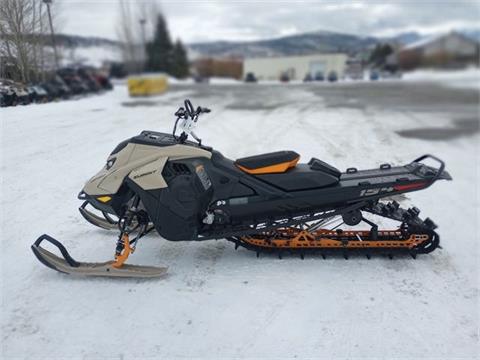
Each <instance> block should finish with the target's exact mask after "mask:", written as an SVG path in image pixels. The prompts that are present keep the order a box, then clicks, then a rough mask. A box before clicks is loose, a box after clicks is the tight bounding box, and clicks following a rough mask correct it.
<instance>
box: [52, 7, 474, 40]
mask: <svg viewBox="0 0 480 360" xmlns="http://www.w3.org/2000/svg"><path fill="white" fill-rule="evenodd" d="M55 1H57V4H58V5H59V9H60V14H61V26H60V31H61V32H63V33H67V34H78V35H89V36H100V37H106V38H110V39H116V38H117V35H116V23H117V20H118V0H54V2H55ZM153 1H155V0H151V1H150V2H153ZM131 2H132V3H140V2H141V1H133V0H132V1H131ZM143 2H147V3H148V1H143ZM157 2H158V3H159V4H160V7H161V9H162V11H163V13H164V14H165V16H166V18H167V21H168V24H169V28H170V33H171V35H172V37H173V38H181V39H182V40H183V41H185V42H199V41H212V40H257V39H266V38H272V37H279V36H284V35H292V34H296V33H303V32H308V31H317V30H329V31H336V32H344V33H351V34H358V35H374V36H376V35H377V36H382V35H385V36H388V35H392V34H395V33H399V32H406V31H419V32H421V33H426V34H430V33H435V32H444V31H449V30H451V29H454V28H456V29H459V28H480V21H479V19H480V1H476V0H471V1H451V0H450V1H446V0H437V1H422V0H417V1H414V0H403V1H400V0H397V1H372V0H371V1H341V0H336V1H333V0H332V1H320V0H317V1H303V2H300V1H235V2H233V1H226V0H225V1H195V2H193V1H189V2H188V1H157Z"/></svg>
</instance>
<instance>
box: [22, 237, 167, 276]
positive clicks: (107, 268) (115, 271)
mask: <svg viewBox="0 0 480 360" xmlns="http://www.w3.org/2000/svg"><path fill="white" fill-rule="evenodd" d="M44 240H45V241H47V242H49V243H51V244H52V245H54V246H56V247H57V248H58V249H59V250H60V253H61V254H62V256H63V258H61V257H59V256H57V255H55V254H53V253H51V252H50V251H48V250H46V249H44V248H43V247H41V246H40V244H41V243H42V241H44ZM31 248H32V251H33V253H34V254H35V256H36V257H37V259H38V260H39V261H40V262H41V263H42V264H44V265H45V266H47V267H49V268H50V269H53V270H56V271H58V272H61V273H65V274H70V275H82V276H106V277H127V278H128V277H130V278H158V277H162V276H165V275H166V274H167V270H168V268H167V267H154V266H140V265H129V264H124V265H122V266H121V267H119V268H117V267H113V266H112V264H113V263H114V261H107V262H103V263H88V262H78V261H76V260H74V259H73V258H72V257H71V256H70V254H69V253H68V251H67V249H66V248H65V247H64V246H63V245H62V244H61V243H60V242H59V241H58V240H55V239H54V238H52V237H51V236H49V235H46V234H44V235H42V236H40V237H39V238H38V239H37V240H36V241H35V243H33V245H32V246H31Z"/></svg>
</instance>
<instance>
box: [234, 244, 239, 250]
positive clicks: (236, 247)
mask: <svg viewBox="0 0 480 360" xmlns="http://www.w3.org/2000/svg"><path fill="white" fill-rule="evenodd" d="M239 246H240V245H239V244H238V242H236V243H235V250H237V249H238V247H239Z"/></svg>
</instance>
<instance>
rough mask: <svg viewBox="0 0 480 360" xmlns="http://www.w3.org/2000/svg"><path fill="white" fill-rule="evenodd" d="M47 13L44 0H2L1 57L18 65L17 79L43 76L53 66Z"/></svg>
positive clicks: (0, 3)
mask: <svg viewBox="0 0 480 360" xmlns="http://www.w3.org/2000/svg"><path fill="white" fill-rule="evenodd" d="M46 17H47V13H46V8H45V6H44V5H43V4H42V0H1V1H0V58H1V60H2V63H4V62H8V63H9V64H13V65H14V67H15V70H16V73H17V74H13V76H14V77H16V79H15V80H21V81H22V82H24V83H27V82H30V81H34V80H39V79H40V78H41V77H42V76H43V74H44V72H45V71H46V70H48V69H49V68H50V67H51V61H52V57H51V54H49V53H51V51H50V52H49V51H46V48H45V47H46V45H47V43H46V41H45V39H46V37H45V36H44V35H45V33H46V32H47V30H48V28H47V26H46V24H47V19H46ZM49 55H50V56H49ZM15 75H16V76H15Z"/></svg>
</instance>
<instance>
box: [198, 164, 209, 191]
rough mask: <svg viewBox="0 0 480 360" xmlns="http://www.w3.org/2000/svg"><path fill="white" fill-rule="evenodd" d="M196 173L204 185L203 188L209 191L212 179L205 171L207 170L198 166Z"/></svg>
mask: <svg viewBox="0 0 480 360" xmlns="http://www.w3.org/2000/svg"><path fill="white" fill-rule="evenodd" d="M195 172H196V173H197V176H198V178H199V179H200V182H201V183H202V185H203V188H204V189H205V190H208V189H209V188H210V186H212V182H211V181H210V178H209V177H208V175H207V172H206V171H205V168H204V167H203V165H198V166H197V167H195Z"/></svg>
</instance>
